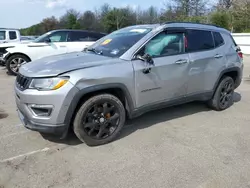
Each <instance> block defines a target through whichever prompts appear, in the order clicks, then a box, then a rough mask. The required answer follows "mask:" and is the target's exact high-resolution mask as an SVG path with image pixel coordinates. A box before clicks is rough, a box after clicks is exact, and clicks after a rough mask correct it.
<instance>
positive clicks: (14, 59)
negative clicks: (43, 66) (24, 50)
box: [6, 54, 30, 76]
mask: <svg viewBox="0 0 250 188" xmlns="http://www.w3.org/2000/svg"><path fill="white" fill-rule="evenodd" d="M24 62H30V59H29V58H28V57H26V56H25V55H22V54H16V55H12V56H10V57H9V58H8V59H7V61H6V68H7V69H8V73H9V74H10V75H14V76H16V75H17V73H18V70H19V68H20V66H21V64H23V63H24ZM14 63H15V64H16V68H14V67H13V66H12V65H13V64H14Z"/></svg>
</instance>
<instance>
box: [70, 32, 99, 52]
mask: <svg viewBox="0 0 250 188" xmlns="http://www.w3.org/2000/svg"><path fill="white" fill-rule="evenodd" d="M98 39H99V38H98V37H96V36H94V35H93V34H92V33H91V32H88V31H71V32H70V36H69V41H68V43H67V47H68V52H77V51H82V50H83V49H84V48H86V47H88V46H90V45H92V44H93V43H94V42H95V41H96V40H98Z"/></svg>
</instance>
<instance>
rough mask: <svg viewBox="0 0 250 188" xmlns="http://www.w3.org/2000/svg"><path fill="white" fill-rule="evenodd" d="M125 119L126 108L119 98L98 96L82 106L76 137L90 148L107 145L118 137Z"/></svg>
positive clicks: (78, 113)
mask: <svg viewBox="0 0 250 188" xmlns="http://www.w3.org/2000/svg"><path fill="white" fill-rule="evenodd" d="M125 117H126V116H125V109H124V106H123V104H122V103H121V101H120V100H119V99H118V98H117V97H115V96H113V95H110V94H101V95H96V96H94V97H91V98H90V99H88V100H87V101H86V102H84V103H83V104H82V106H81V107H80V109H79V110H78V112H77V114H76V117H75V119H74V123H73V129H74V132H75V134H76V136H77V137H78V138H79V139H80V140H81V141H82V142H85V143H86V144H87V145H89V146H97V145H102V144H107V143H109V142H111V141H113V140H114V139H115V138H116V137H117V136H118V134H119V133H120V131H121V129H122V127H123V125H124V123H125Z"/></svg>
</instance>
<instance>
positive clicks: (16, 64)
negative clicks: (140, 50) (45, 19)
mask: <svg viewBox="0 0 250 188" xmlns="http://www.w3.org/2000/svg"><path fill="white" fill-rule="evenodd" d="M105 35H106V34H104V33H99V32H94V31H83V30H68V29H63V30H54V31H50V32H48V33H45V34H44V35H42V36H40V37H38V38H36V39H35V40H33V41H32V42H27V43H20V44H16V45H14V46H13V47H12V48H7V49H5V51H6V53H5V54H4V55H3V57H2V60H3V61H4V62H5V63H6V67H7V69H8V71H9V73H10V74H13V75H16V74H17V72H18V70H19V68H20V66H21V65H22V64H23V63H25V62H30V61H34V60H36V59H39V58H42V57H46V56H51V55H59V54H63V53H69V52H74V51H82V50H83V49H84V48H85V47H87V46H89V45H91V44H93V43H94V42H95V41H97V40H99V39H100V38H102V37H104V36H105ZM0 48H1V46H0Z"/></svg>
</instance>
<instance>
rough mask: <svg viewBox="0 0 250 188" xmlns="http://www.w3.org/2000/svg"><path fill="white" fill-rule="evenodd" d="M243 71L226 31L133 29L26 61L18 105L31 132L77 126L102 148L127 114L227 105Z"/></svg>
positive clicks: (185, 26)
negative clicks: (83, 46) (188, 105)
mask: <svg viewBox="0 0 250 188" xmlns="http://www.w3.org/2000/svg"><path fill="white" fill-rule="evenodd" d="M242 69H243V63H242V53H241V52H240V49H239V48H238V47H237V45H236V44H235V42H234V40H233V38H232V36H231V35H230V32H229V31H227V30H225V29H222V28H219V27H216V26H212V25H204V24H193V23H165V24H157V25H138V26H131V27H126V28H123V29H120V30H118V31H115V32H113V33H111V34H109V35H107V36H105V37H103V38H101V39H100V40H98V41H97V42H96V43H95V44H93V45H92V46H91V47H89V48H87V49H85V50H84V51H83V52H76V53H70V54H64V55H57V56H51V57H46V58H43V59H40V60H36V61H33V62H30V63H26V64H24V65H22V67H21V69H20V71H19V75H18V76H17V78H16V84H15V92H16V104H17V107H18V114H19V117H20V119H21V120H22V122H23V124H24V126H25V127H27V128H28V129H31V130H35V131H39V132H41V133H54V134H59V135H60V136H61V138H64V137H65V136H66V135H67V132H68V130H69V128H73V130H74V132H75V134H76V135H77V137H78V138H79V139H80V140H81V141H83V142H85V143H86V144H87V145H89V146H94V145H101V144H105V143H108V142H110V141H112V140H114V139H115V137H117V135H118V133H119V132H120V131H121V129H122V127H123V125H124V123H125V120H126V119H127V118H134V117H136V116H139V115H141V114H143V113H145V112H148V111H151V110H153V109H159V108H163V107H167V106H172V105H176V104H180V103H186V102H190V101H205V102H206V103H207V104H208V105H209V106H210V107H211V108H213V109H215V110H217V111H220V110H224V109H226V108H228V107H229V106H231V105H232V104H233V94H234V89H235V88H237V87H238V86H239V85H240V83H241V79H242Z"/></svg>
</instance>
